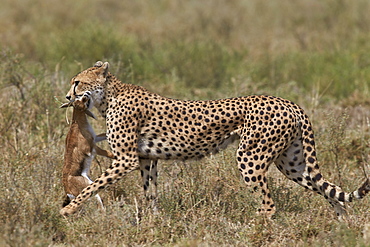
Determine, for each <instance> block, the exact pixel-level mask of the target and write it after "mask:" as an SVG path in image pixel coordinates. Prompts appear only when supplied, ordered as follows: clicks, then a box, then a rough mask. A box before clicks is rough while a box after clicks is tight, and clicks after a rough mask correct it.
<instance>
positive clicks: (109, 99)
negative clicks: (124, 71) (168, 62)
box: [95, 73, 146, 118]
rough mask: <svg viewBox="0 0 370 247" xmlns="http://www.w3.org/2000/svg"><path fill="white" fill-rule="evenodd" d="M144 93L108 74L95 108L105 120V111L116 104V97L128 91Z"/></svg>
mask: <svg viewBox="0 0 370 247" xmlns="http://www.w3.org/2000/svg"><path fill="white" fill-rule="evenodd" d="M138 88H140V90H144V91H146V89H144V88H142V87H140V86H137V85H132V84H126V83H123V82H122V81H120V80H119V79H117V78H116V77H115V76H114V75H112V74H110V73H109V75H108V76H107V81H106V82H105V84H104V88H103V94H102V96H101V97H100V101H99V103H98V104H95V107H96V108H97V109H98V111H99V112H100V114H101V115H102V116H103V117H104V118H106V115H107V109H108V108H112V107H113V106H112V104H115V103H116V102H117V98H118V97H124V96H125V95H126V94H127V93H126V92H128V91H132V90H134V89H138Z"/></svg>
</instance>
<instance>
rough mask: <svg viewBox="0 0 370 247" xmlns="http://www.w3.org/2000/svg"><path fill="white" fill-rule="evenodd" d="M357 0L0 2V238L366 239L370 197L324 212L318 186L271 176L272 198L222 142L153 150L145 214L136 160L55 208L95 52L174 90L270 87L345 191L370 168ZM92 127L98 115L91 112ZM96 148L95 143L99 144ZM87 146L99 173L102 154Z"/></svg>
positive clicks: (365, 25)
mask: <svg viewBox="0 0 370 247" xmlns="http://www.w3.org/2000/svg"><path fill="white" fill-rule="evenodd" d="M369 13H370V2H369V1H366V0H359V1H350V0H341V1H337V0H324V1H318V0H310V1H309V0H296V1H288V0H273V1H257V0H256V1H254V0H244V1H237V0H235V1H227V0H224V1H222V0H217V1H211V0H205V1H195V0H194V1H191V0H189V1H170V0H159V1H144V0H138V1H127V0H124V1H114V0H107V1H88V0H82V1H72V0H65V1H62V2H61V1H56V0H49V1H42V0H32V1H31V0H3V1H2V4H1V8H0V40H1V43H0V45H1V46H0V49H1V53H0V56H1V59H0V88H1V91H0V97H1V101H2V104H1V105H0V119H1V121H0V147H1V155H0V164H1V172H0V180H1V183H0V209H1V210H0V245H1V246H370V213H369V210H370V197H367V198H365V199H363V200H361V201H356V202H354V203H351V204H350V207H349V209H348V211H349V214H350V216H351V221H350V223H340V222H338V221H337V220H336V218H335V216H334V213H333V210H332V209H331V207H330V206H329V205H328V203H327V202H326V201H325V200H324V199H323V198H322V197H320V196H318V195H316V194H313V193H312V192H309V191H306V190H305V189H303V188H301V187H299V186H298V185H296V184H295V183H293V182H291V181H287V179H285V178H284V177H283V176H282V175H281V174H280V173H279V172H278V171H277V170H276V168H275V167H274V166H272V167H270V171H269V182H270V185H271V186H270V187H271V189H272V195H273V198H274V200H275V201H276V204H277V208H278V211H277V213H276V216H275V218H274V219H273V220H271V221H270V220H266V219H264V218H263V217H259V216H257V215H256V213H255V212H256V210H257V207H258V205H259V203H260V199H259V198H258V195H257V194H252V193H250V191H249V190H248V189H246V187H245V186H244V184H243V182H242V181H241V179H240V176H239V172H238V170H237V167H236V164H235V160H234V152H235V150H234V149H233V148H229V149H227V150H226V151H224V152H221V153H220V154H218V155H215V156H212V157H209V158H205V159H203V160H201V161H193V162H186V163H183V162H172V161H171V162H160V166H159V175H160V178H159V205H160V208H161V210H160V212H159V214H158V215H154V214H152V213H151V210H150V208H148V207H147V206H146V202H145V200H143V198H142V189H141V180H140V177H139V173H138V172H133V173H131V174H129V175H128V176H127V177H125V178H124V179H123V180H122V181H120V182H119V183H117V184H116V185H114V186H112V187H111V188H109V189H107V190H105V191H103V192H101V193H100V195H101V196H102V198H103V200H104V202H105V205H106V207H107V212H106V214H103V213H102V212H100V211H99V210H97V206H96V203H95V202H94V201H93V200H91V201H89V202H88V203H87V204H86V206H85V207H84V210H83V212H81V213H80V214H78V215H74V216H71V217H69V218H68V219H64V218H63V217H61V216H60V215H59V210H60V208H61V203H62V195H63V188H62V186H61V168H62V164H63V152H64V141H65V136H66V133H67V131H68V123H67V121H66V117H67V118H69V119H70V117H71V111H70V110H69V111H67V112H66V111H65V110H62V109H59V106H60V104H61V103H62V102H65V100H64V95H65V94H66V92H67V90H68V88H69V86H68V81H69V79H70V78H71V77H72V76H73V75H74V74H76V73H77V72H79V71H81V70H82V69H85V68H87V67H90V66H91V65H92V64H94V63H95V62H96V61H97V60H104V61H105V60H106V61H109V62H110V64H111V71H112V72H113V73H114V74H115V75H116V76H117V77H118V78H120V79H121V80H122V81H124V82H128V83H134V84H138V85H142V86H144V87H146V88H148V89H149V90H151V91H154V92H156V93H159V94H162V95H165V96H168V97H172V98H181V99H216V98H225V97H235V96H242V95H250V94H269V95H276V96H281V97H284V98H287V99H290V100H292V101H294V102H296V103H298V104H299V105H301V106H302V107H303V108H304V109H305V110H306V112H307V114H308V115H309V116H310V118H311V120H312V122H313V125H314V130H315V134H316V144H317V153H318V158H319V161H320V165H321V170H322V173H323V174H324V176H325V177H326V178H327V179H329V180H330V181H333V182H335V183H336V184H338V185H340V186H342V187H343V188H344V189H345V190H346V191H353V190H354V189H356V188H357V187H358V186H359V185H360V184H361V183H362V182H363V181H364V177H365V174H364V172H367V173H368V174H369V159H370V156H369V152H370V143H369V137H370V129H369V126H370V120H369V116H370V113H369V110H370V100H369V96H370V89H369V86H370V42H369V39H370V15H369ZM91 122H92V123H93V125H94V127H95V129H96V132H97V133H100V132H102V131H104V127H105V124H104V120H103V119H101V118H100V119H99V120H98V121H93V120H91ZM102 145H103V146H104V147H106V148H107V144H106V143H103V144H102ZM109 162H110V161H109V160H107V159H105V158H101V157H97V159H96V160H95V161H94V164H93V168H92V174H91V177H92V178H96V177H97V176H98V175H99V174H100V173H101V172H102V171H103V170H104V169H105V168H107V167H108V166H109Z"/></svg>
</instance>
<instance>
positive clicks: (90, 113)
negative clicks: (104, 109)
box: [85, 110, 96, 119]
mask: <svg viewBox="0 0 370 247" xmlns="http://www.w3.org/2000/svg"><path fill="white" fill-rule="evenodd" d="M85 114H86V115H87V116H89V117H92V118H93V119H96V117H95V115H94V113H92V112H91V111H89V110H85Z"/></svg>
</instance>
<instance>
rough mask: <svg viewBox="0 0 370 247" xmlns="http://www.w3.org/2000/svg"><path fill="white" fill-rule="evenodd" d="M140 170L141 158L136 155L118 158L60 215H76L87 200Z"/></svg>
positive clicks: (130, 154)
mask: <svg viewBox="0 0 370 247" xmlns="http://www.w3.org/2000/svg"><path fill="white" fill-rule="evenodd" d="M138 168H139V158H138V157H137V155H136V153H128V154H126V155H125V156H124V157H117V159H116V160H114V161H113V163H112V165H111V166H110V167H109V168H108V169H107V170H106V171H105V172H104V173H103V174H102V175H100V177H99V178H97V179H96V180H95V181H94V182H93V183H92V184H90V185H89V186H87V187H86V188H85V189H83V190H82V192H81V193H80V194H79V195H78V196H77V197H76V198H75V199H73V200H72V201H71V202H70V203H69V204H68V205H67V206H65V207H64V208H62V209H61V210H60V214H61V215H63V216H68V215H71V214H74V213H75V212H77V210H78V209H79V208H80V207H81V206H82V204H83V203H84V202H85V201H86V200H87V199H89V198H90V197H92V196H94V195H96V194H97V193H98V192H99V191H100V190H102V189H105V188H106V187H107V186H109V185H111V184H113V183H115V182H117V181H119V180H120V179H121V178H122V177H124V176H125V175H127V174H128V173H130V172H132V171H134V170H136V169H138Z"/></svg>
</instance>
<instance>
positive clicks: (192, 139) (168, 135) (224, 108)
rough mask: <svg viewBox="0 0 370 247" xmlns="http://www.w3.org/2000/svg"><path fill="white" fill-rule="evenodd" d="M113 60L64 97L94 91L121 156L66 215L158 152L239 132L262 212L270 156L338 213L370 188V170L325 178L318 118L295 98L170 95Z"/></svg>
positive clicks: (165, 154) (194, 151) (182, 156)
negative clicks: (344, 179) (357, 181)
mask: <svg viewBox="0 0 370 247" xmlns="http://www.w3.org/2000/svg"><path fill="white" fill-rule="evenodd" d="M108 67H109V64H108V62H105V63H103V62H100V61H98V62H97V63H96V64H95V65H94V66H93V67H91V68H88V69H86V70H84V71H82V72H80V73H79V74H77V75H76V76H74V77H73V78H72V79H71V81H70V84H71V87H70V90H69V92H68V93H67V95H66V98H67V100H70V101H73V100H74V99H76V98H78V97H80V96H81V95H83V94H84V93H86V92H89V93H91V98H92V103H93V104H94V106H95V107H96V108H97V109H98V111H99V112H100V114H101V115H102V116H103V117H104V118H105V119H106V126H107V140H108V143H109V146H110V148H111V150H112V152H113V153H114V155H115V157H116V159H115V160H113V162H112V165H111V166H110V167H109V168H108V169H107V170H106V171H105V172H104V173H103V174H102V175H101V176H100V177H99V178H98V179H96V180H95V181H94V183H92V184H90V185H89V186H88V187H86V188H85V189H84V190H83V191H82V192H81V194H80V195H78V196H77V197H76V198H75V199H74V200H72V201H71V203H70V204H69V205H67V206H66V207H64V208H63V209H61V211H60V213H61V214H62V215H64V216H67V215H70V214H73V213H75V212H76V210H77V209H78V208H79V207H80V206H81V205H82V203H83V202H84V201H86V199H88V198H89V197H91V196H92V195H95V194H96V193H97V192H98V191H99V190H102V189H104V188H106V187H107V186H109V185H110V184H113V183H115V182H117V181H118V180H120V179H121V178H122V177H123V176H125V175H126V174H127V173H129V172H131V171H133V170H135V169H138V168H140V167H142V166H144V167H145V166H147V167H149V165H150V164H153V165H154V166H155V165H156V162H157V161H158V160H160V159H167V160H168V159H177V160H188V159H199V158H202V157H204V156H207V155H209V154H213V153H217V152H218V151H219V150H220V149H223V148H225V147H226V146H227V144H229V143H231V142H233V141H237V140H238V142H239V144H238V146H237V150H236V160H237V164H238V168H239V171H240V174H241V176H242V179H243V180H244V182H245V184H246V185H247V186H252V185H256V186H257V187H258V186H259V187H260V190H261V192H262V193H261V195H262V204H261V207H260V209H259V212H258V213H259V214H262V215H265V216H266V217H271V216H272V215H273V214H274V213H275V211H276V209H275V204H274V202H273V200H272V198H271V194H270V190H269V188H268V184H267V179H266V172H267V169H268V168H269V166H270V165H271V163H275V165H276V166H277V168H278V169H279V170H280V171H281V172H282V173H283V174H284V175H285V176H286V177H287V178H288V179H291V180H293V181H294V182H296V183H297V184H299V185H301V186H303V187H304V188H306V189H309V190H312V191H315V192H316V193H318V194H320V195H322V196H324V197H325V198H326V199H327V201H328V202H329V203H330V204H331V205H332V206H333V207H334V210H335V212H336V214H337V216H338V217H339V218H340V219H341V218H342V217H343V216H346V209H345V205H344V203H345V202H351V201H352V200H353V199H361V198H363V197H364V196H365V195H366V194H367V193H368V192H369V191H370V181H369V179H368V178H366V180H365V182H364V183H363V185H362V186H361V187H360V188H359V189H357V190H355V191H353V192H351V193H346V192H344V191H343V190H342V189H341V188H340V187H338V186H336V185H334V184H333V183H331V182H329V181H327V180H326V179H324V177H323V176H322V174H321V173H320V171H319V165H318V161H317V158H316V150H315V141H314V133H313V130H312V125H311V123H310V121H309V119H308V116H307V115H306V114H305V113H304V111H303V109H302V108H300V107H299V106H298V105H296V104H294V103H293V102H291V101H289V100H286V99H283V98H279V97H274V96H263V95H252V96H246V97H239V98H229V99H220V100H207V101H190V100H176V99H170V98H166V97H163V96H160V95H158V94H156V93H152V92H149V91H148V90H146V89H145V88H143V87H141V86H137V85H132V84H125V83H122V82H121V81H120V80H118V79H117V78H116V77H115V76H114V75H113V74H111V73H110V72H109V69H108ZM150 162H153V163H150ZM147 172H148V171H147ZM150 177H151V176H148V178H150ZM155 179H156V178H155ZM144 189H145V188H144Z"/></svg>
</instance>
